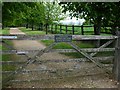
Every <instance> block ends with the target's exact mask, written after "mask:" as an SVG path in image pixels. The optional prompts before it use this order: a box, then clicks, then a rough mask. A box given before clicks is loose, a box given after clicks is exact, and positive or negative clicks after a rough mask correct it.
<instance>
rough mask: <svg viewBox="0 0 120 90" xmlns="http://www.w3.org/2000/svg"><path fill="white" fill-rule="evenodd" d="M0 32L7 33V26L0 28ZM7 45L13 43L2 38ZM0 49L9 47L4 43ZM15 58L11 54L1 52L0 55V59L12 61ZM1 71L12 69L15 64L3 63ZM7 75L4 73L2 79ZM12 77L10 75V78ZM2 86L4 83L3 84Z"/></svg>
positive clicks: (0, 67) (14, 67)
mask: <svg viewBox="0 0 120 90" xmlns="http://www.w3.org/2000/svg"><path fill="white" fill-rule="evenodd" d="M0 34H9V28H5V29H2V30H0ZM4 41H5V42H6V43H7V44H8V45H10V46H13V43H12V42H11V41H10V40H4ZM0 50H11V49H10V48H8V47H6V46H4V44H1V45H0ZM14 59H15V57H14V55H13V54H2V55H0V61H13V60H14ZM0 69H1V71H14V70H15V69H16V66H15V65H7V64H4V65H2V66H0ZM7 76H8V75H7V74H5V75H3V76H2V80H4V79H5V78H6V77H7ZM10 79H12V77H11V78H10ZM3 87H4V85H3Z"/></svg>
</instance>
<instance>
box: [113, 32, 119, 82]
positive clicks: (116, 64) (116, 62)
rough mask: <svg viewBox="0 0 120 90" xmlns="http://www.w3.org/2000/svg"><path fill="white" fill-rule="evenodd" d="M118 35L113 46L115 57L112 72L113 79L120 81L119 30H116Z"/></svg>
mask: <svg viewBox="0 0 120 90" xmlns="http://www.w3.org/2000/svg"><path fill="white" fill-rule="evenodd" d="M116 34H117V36H118V38H117V40H116V46H115V59H114V66H113V73H114V77H115V79H116V80H117V81H118V82H120V31H118V30H117V31H116Z"/></svg>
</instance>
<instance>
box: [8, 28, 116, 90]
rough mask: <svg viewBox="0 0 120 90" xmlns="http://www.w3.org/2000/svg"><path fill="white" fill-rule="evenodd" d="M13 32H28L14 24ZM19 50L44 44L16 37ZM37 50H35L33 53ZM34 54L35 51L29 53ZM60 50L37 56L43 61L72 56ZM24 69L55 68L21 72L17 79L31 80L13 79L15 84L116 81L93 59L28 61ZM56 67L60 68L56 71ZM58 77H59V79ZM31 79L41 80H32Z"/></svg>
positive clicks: (89, 85)
mask: <svg viewBox="0 0 120 90" xmlns="http://www.w3.org/2000/svg"><path fill="white" fill-rule="evenodd" d="M10 34H25V33H23V32H21V31H20V30H19V29H18V28H11V29H10ZM13 44H14V47H15V48H16V49H18V50H21V49H22V50H38V49H44V48H45V46H44V45H43V44H42V43H41V42H38V41H32V40H18V41H17V40H13ZM34 54H35V53H34ZM28 55H29V56H32V55H33V54H28ZM19 58H21V59H20V60H21V61H27V58H26V57H25V56H19ZM69 58H71V57H67V56H65V55H63V54H59V53H45V54H44V55H42V56H41V58H38V60H40V61H45V60H52V59H69ZM24 70H55V71H53V72H50V73H49V72H44V71H43V72H32V73H20V74H18V75H16V77H15V80H28V81H27V82H21V83H20V82H14V83H12V84H11V86H9V87H13V88H115V87H117V85H116V82H114V81H113V80H111V79H110V77H109V75H107V74H106V73H105V72H104V71H103V70H101V69H99V68H98V67H97V66H96V65H94V64H93V63H86V62H49V63H33V64H29V65H28V66H27V67H26V68H25V69H24ZM56 70H57V71H56ZM58 77H60V78H58ZM56 78H58V79H56ZM29 80H41V81H37V82H36V81H34V82H30V81H29Z"/></svg>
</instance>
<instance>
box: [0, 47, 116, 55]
mask: <svg viewBox="0 0 120 90" xmlns="http://www.w3.org/2000/svg"><path fill="white" fill-rule="evenodd" d="M81 50H82V51H84V52H107V51H115V48H100V49H98V48H82V49H81ZM38 51H39V50H3V51H0V54H18V55H19V54H28V53H35V52H38ZM49 52H60V53H65V52H77V51H76V50H74V49H52V50H50V51H49Z"/></svg>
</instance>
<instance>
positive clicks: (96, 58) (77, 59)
mask: <svg viewBox="0 0 120 90" xmlns="http://www.w3.org/2000/svg"><path fill="white" fill-rule="evenodd" d="M94 59H95V60H97V61H100V62H102V61H104V62H105V61H107V62H111V60H113V59H114V56H109V57H94ZM82 61H85V62H87V61H89V60H88V59H86V58H76V59H63V60H59V59H57V60H56V59H52V60H37V61H36V62H38V63H39V62H40V63H48V62H82ZM0 63H2V64H3V65H4V64H8V65H10V64H12V65H15V64H24V63H25V62H21V61H2V62H0Z"/></svg>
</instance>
